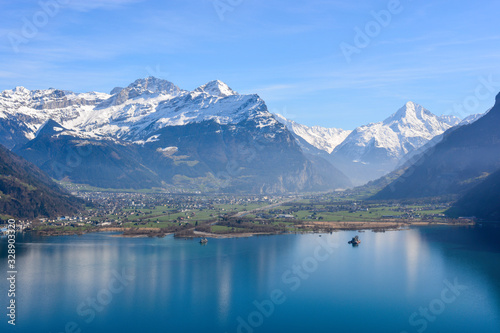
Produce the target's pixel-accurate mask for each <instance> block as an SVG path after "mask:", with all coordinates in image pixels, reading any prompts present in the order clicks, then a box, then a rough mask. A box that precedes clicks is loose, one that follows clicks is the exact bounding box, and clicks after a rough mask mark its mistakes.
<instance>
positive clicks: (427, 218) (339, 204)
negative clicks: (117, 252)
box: [2, 190, 474, 238]
mask: <svg viewBox="0 0 500 333" xmlns="http://www.w3.org/2000/svg"><path fill="white" fill-rule="evenodd" d="M73 194H75V195H77V196H79V197H80V198H82V199H84V200H86V202H87V209H86V210H85V211H83V212H80V213H78V214H75V215H71V216H59V217H57V218H52V219H49V218H38V219H35V220H17V221H16V228H17V230H18V231H25V230H30V231H35V232H38V233H40V234H42V235H71V234H84V233H88V232H97V231H108V232H118V233H121V234H123V235H124V236H129V237H135V236H149V237H162V236H165V235H167V234H175V235H176V236H177V237H186V238H194V237H202V236H203V237H207V236H208V237H228V236H242V235H252V234H278V233H297V232H332V231H337V230H353V229H371V230H374V231H385V230H389V229H401V228H407V227H408V226H409V225H411V224H425V225H427V224H445V223H446V224H450V223H451V224H464V223H465V224H469V223H473V222H474V220H473V219H472V218H461V219H449V218H447V217H446V215H445V211H446V210H447V209H448V208H449V207H450V203H449V202H446V201H440V200H437V199H436V200H434V201H430V202H429V201H428V202H418V201H417V202H401V201H397V202H380V201H377V202H370V201H365V200H361V199H360V198H359V197H360V194H359V193H357V192H355V191H352V190H351V191H336V192H330V193H311V194H305V195H300V196H299V195H231V194H213V195H207V194H201V193H192V194H177V193H161V192H151V193H142V192H107V191H75V192H73ZM3 223H5V224H7V217H5V219H4V220H3ZM6 232H7V231H6V225H5V226H2V233H6Z"/></svg>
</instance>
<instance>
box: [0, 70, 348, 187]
mask: <svg viewBox="0 0 500 333" xmlns="http://www.w3.org/2000/svg"><path fill="white" fill-rule="evenodd" d="M14 115H15V116H16V117H21V116H22V117H24V118H22V117H21V118H22V119H24V120H23V121H19V122H18V123H16V124H15V125H17V126H25V127H26V128H28V130H26V131H25V132H24V133H25V137H24V138H22V137H21V138H7V139H6V141H8V143H9V144H10V147H15V148H14V151H15V152H17V153H18V154H19V155H21V156H23V157H25V158H26V159H28V160H29V161H31V162H33V163H35V164H36V165H38V166H39V167H40V168H41V169H42V170H44V171H45V172H47V173H48V174H49V175H50V176H51V177H54V178H56V179H58V180H66V181H71V182H74V183H80V184H89V185H92V186H96V187H104V188H119V189H141V188H153V187H162V188H168V189H171V190H174V191H184V190H188V191H193V190H200V191H221V192H226V191H228V192H252V193H284V192H299V191H314V190H332V189H336V188H346V187H348V186H350V182H349V180H348V179H347V178H346V177H345V176H344V175H343V174H342V172H340V171H339V170H338V169H336V168H335V167H334V166H333V165H331V164H330V163H328V162H327V161H325V160H324V159H322V158H321V157H318V156H308V155H306V154H305V153H304V152H303V151H302V150H301V148H300V146H299V145H298V144H297V143H296V142H295V140H294V138H293V137H292V135H291V133H290V132H289V131H288V130H287V128H286V127H285V126H284V125H282V124H280V123H279V122H278V121H277V120H276V119H275V118H274V116H273V115H272V114H271V113H269V111H268V110H267V106H266V104H265V103H264V101H263V100H262V99H260V98H259V96H257V95H240V94H238V93H237V92H235V91H234V90H232V89H231V88H229V87H228V86H227V85H226V84H225V83H223V82H221V81H218V80H216V81H211V82H209V83H207V84H205V85H202V86H200V87H199V88H197V89H195V90H194V91H186V90H182V89H180V88H178V87H177V86H175V85H174V84H173V83H171V82H168V81H166V80H160V79H157V78H154V77H149V78H146V79H139V80H136V81H135V82H133V83H132V84H130V85H129V86H128V87H126V88H115V89H113V90H112V91H111V94H104V93H96V92H92V93H84V94H75V93H72V92H68V91H61V90H55V89H49V90H40V91H30V90H27V89H25V88H22V87H19V88H16V89H14V90H11V91H5V92H3V93H2V95H0V117H2V119H10V118H9V117H11V116H14ZM21 118H20V119H21ZM0 125H2V124H0ZM5 126H7V127H8V125H5ZM8 130H9V129H8V128H7V129H5V131H8ZM0 131H2V127H1V126H0Z"/></svg>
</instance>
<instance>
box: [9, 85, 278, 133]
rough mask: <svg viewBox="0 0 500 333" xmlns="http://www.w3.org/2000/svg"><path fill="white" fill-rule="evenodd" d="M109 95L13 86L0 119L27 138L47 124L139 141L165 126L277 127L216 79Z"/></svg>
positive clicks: (259, 104)
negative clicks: (21, 128) (18, 125)
mask: <svg viewBox="0 0 500 333" xmlns="http://www.w3.org/2000/svg"><path fill="white" fill-rule="evenodd" d="M112 92H113V93H114V94H113V95H109V94H105V93H96V92H91V93H83V94H76V93H73V92H70V91H62V90H56V89H47V90H34V91H30V90H28V89H26V88H23V87H17V88H15V89H13V90H7V91H4V92H2V93H1V94H0V118H11V119H17V121H19V122H22V123H24V124H26V125H27V127H28V128H29V130H28V131H26V133H24V135H25V137H26V138H27V139H32V138H34V137H35V133H36V132H37V130H38V129H39V128H40V127H41V126H42V125H43V124H44V123H45V122H46V121H47V120H49V119H52V120H54V121H56V122H57V123H59V124H61V125H62V126H63V127H65V128H66V129H68V130H71V131H72V134H75V133H76V135H79V136H82V137H89V136H92V137H96V138H99V137H103V138H109V137H115V138H125V139H142V138H145V137H147V136H148V134H149V133H151V132H153V131H156V130H158V129H160V128H162V127H165V126H181V125H186V124H189V123H195V122H201V121H206V120H213V121H215V122H217V123H219V124H236V123H238V122H241V121H243V120H246V119H253V120H256V121H257V122H258V126H259V127H266V126H269V125H273V124H276V123H277V122H276V120H275V119H274V118H273V116H272V115H271V114H270V113H269V112H268V111H267V107H266V105H265V103H264V101H263V100H262V99H260V98H259V97H258V96H257V95H239V94H237V93H236V92H234V91H233V90H232V89H231V88H229V87H228V86H227V85H226V84H225V83H223V82H221V81H218V80H217V81H211V82H209V83H207V84H205V85H202V86H201V87H199V88H197V89H196V90H195V91H192V92H189V91H186V90H182V89H180V88H178V87H177V86H175V85H174V84H173V83H171V82H169V81H166V80H161V79H157V78H154V77H148V78H145V79H139V80H136V81H135V82H133V83H131V84H130V85H129V86H128V87H126V88H115V89H113V90H112Z"/></svg>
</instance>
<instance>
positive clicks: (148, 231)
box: [32, 221, 476, 239]
mask: <svg viewBox="0 0 500 333" xmlns="http://www.w3.org/2000/svg"><path fill="white" fill-rule="evenodd" d="M433 225H435V226H438V225H439V226H474V225H476V223H475V222H465V221H464V222H427V221H415V222H408V221H377V222H376V221H368V222H367V221H348V222H336V221H321V222H319V221H318V222H304V223H302V224H298V225H297V226H299V227H301V228H296V229H295V230H294V231H292V230H290V231H289V232H283V231H276V232H251V231H242V232H236V233H211V232H203V231H196V230H186V231H187V232H184V233H182V232H180V233H175V232H164V231H162V230H161V229H160V228H121V227H104V228H98V227H96V228H92V229H89V230H75V231H74V232H72V231H67V230H57V229H53V230H50V231H47V230H43V231H40V230H38V231H37V230H32V231H33V232H37V233H39V234H41V235H43V236H71V235H80V236H81V235H83V234H87V233H94V232H121V233H120V234H115V235H112V236H111V237H124V238H145V237H151V238H152V237H158V238H163V237H165V236H167V235H172V234H174V237H176V238H184V239H195V238H219V239H221V238H247V237H253V236H263V235H282V234H288V233H328V232H337V231H367V230H371V231H373V232H385V231H399V230H406V229H408V228H409V227H411V226H417V227H419V226H433ZM300 229H303V230H300Z"/></svg>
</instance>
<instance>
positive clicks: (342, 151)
mask: <svg viewBox="0 0 500 333" xmlns="http://www.w3.org/2000/svg"><path fill="white" fill-rule="evenodd" d="M456 122H457V119H455V118H454V117H447V116H441V117H438V116H436V115H434V114H432V113H431V112H430V111H428V110H426V109H425V108H423V107H422V106H420V105H418V104H416V103H413V102H408V103H406V105H404V106H403V107H402V108H401V109H399V110H398V111H397V112H396V113H394V114H392V115H391V116H390V117H388V118H387V119H385V120H384V121H382V122H378V123H372V124H368V125H365V126H360V127H358V128H356V129H355V130H354V131H353V132H352V133H351V134H349V136H348V137H347V138H346V139H345V140H344V142H342V143H341V144H340V145H338V146H337V147H336V148H335V149H334V151H333V152H332V154H331V155H332V160H333V163H334V164H335V165H336V166H338V167H339V169H341V171H343V172H344V173H346V174H347V175H348V176H349V177H350V178H351V180H352V181H353V183H355V184H356V185H362V184H364V183H366V182H367V181H370V180H373V179H376V178H379V177H381V176H383V175H385V174H387V173H389V172H391V171H393V169H394V168H395V167H397V165H398V164H399V163H400V161H401V160H402V159H403V157H404V156H405V155H407V154H409V153H411V152H414V151H415V150H417V149H419V148H420V147H422V146H424V145H425V144H426V143H428V142H429V141H430V140H432V139H433V138H434V137H436V136H438V135H440V134H442V133H444V132H445V131H446V130H448V129H449V128H451V127H453V125H451V124H454V123H456Z"/></svg>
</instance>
